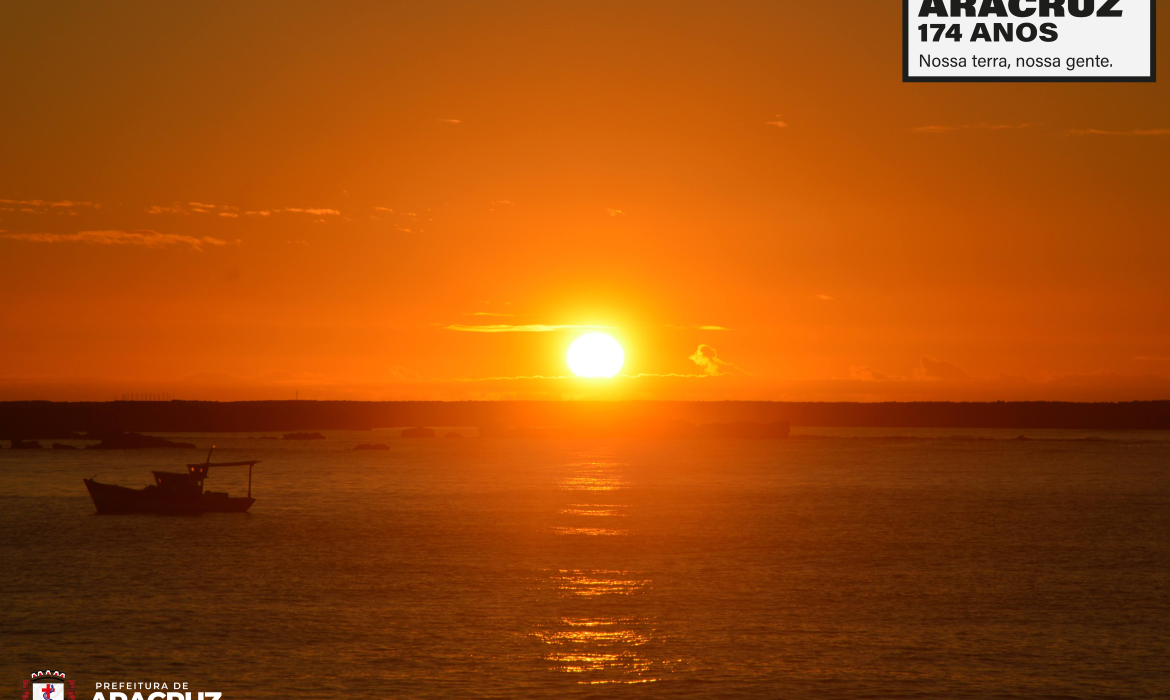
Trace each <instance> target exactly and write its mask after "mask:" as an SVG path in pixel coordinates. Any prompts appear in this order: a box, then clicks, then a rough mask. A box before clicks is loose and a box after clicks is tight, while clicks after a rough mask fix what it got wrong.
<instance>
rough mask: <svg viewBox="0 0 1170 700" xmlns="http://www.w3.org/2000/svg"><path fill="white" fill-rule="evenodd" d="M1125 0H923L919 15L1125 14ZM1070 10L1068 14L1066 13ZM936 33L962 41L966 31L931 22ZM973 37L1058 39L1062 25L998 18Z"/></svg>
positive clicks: (978, 28) (937, 36)
mask: <svg viewBox="0 0 1170 700" xmlns="http://www.w3.org/2000/svg"><path fill="white" fill-rule="evenodd" d="M1120 4H1121V0H1101V2H1100V3H1097V2H1096V1H1095V0H950V1H949V2H947V0H921V5H920V6H919V8H918V16H919V17H921V18H931V17H1020V18H1026V17H1066V16H1070V17H1076V18H1085V17H1121V16H1122V10H1121V9H1120V8H1119V7H1118V6H1119V5H1120ZM1066 13H1067V14H1066ZM918 29H919V31H921V32H922V40H923V41H927V40H928V39H927V36H928V35H929V34H928V28H927V25H922V26H920V27H919V28H918ZM929 29H933V30H934V32H933V34H934V36H933V38H932V39H930V41H940V40H943V39H950V40H952V41H962V38H963V34H962V30H961V29H960V27H959V25H957V24H955V25H952V26H950V27H947V26H946V25H941V24H938V25H931V26H930V27H929ZM972 30H973V31H972V34H971V38H970V39H969V41H1001V40H1003V41H1012V40H1013V38H1015V39H1019V40H1020V41H1025V42H1026V41H1032V40H1033V39H1036V38H1037V37H1039V39H1040V41H1047V42H1051V41H1056V39H1057V38H1058V37H1059V33H1058V31H1057V30H1058V27H1057V25H1056V24H1055V23H1054V22H1045V23H1043V24H1041V25H1040V27H1039V28H1037V27H1036V25H1034V24H1032V23H1031V22H1025V23H1022V24H1020V25H1019V26H1018V27H1013V26H1012V24H1006V25H1005V24H1001V23H999V22H996V23H994V24H993V25H992V27H990V28H989V27H988V26H987V24H986V23H984V22H979V23H977V24H976V25H975V26H974V27H973V28H972Z"/></svg>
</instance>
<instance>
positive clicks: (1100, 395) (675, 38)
mask: <svg viewBox="0 0 1170 700" xmlns="http://www.w3.org/2000/svg"><path fill="white" fill-rule="evenodd" d="M385 5H387V3H381V2H367V3H360V2H358V3H355V2H336V3H299V2H297V3H294V2H282V3H271V4H269V5H261V4H259V3H211V2H201V3H145V2H142V3H125V4H119V5H118V6H117V7H116V8H112V7H98V5H96V4H90V5H78V6H65V5H63V4H60V3H29V4H25V5H24V6H22V7H7V8H5V9H4V10H3V12H2V16H3V19H2V21H0V84H3V85H4V86H5V88H4V105H5V108H4V109H3V110H0V163H2V167H0V200H2V201H0V271H2V272H0V298H2V300H3V303H2V304H0V399H24V398H51V399H97V400H106V399H110V398H113V397H114V396H115V395H116V394H121V393H123V392H132V391H134V392H143V391H166V392H170V393H172V394H174V395H175V396H177V397H179V398H191V399H196V398H202V399H243V398H281V399H283V398H292V397H293V396H294V392H296V391H299V392H300V396H301V398H316V399H335V398H357V399H397V398H418V399H431V398H451V399H455V398H560V397H564V398H570V397H574V398H590V397H592V398H621V397H628V398H651V399H653V398H669V399H682V398H696V399H698V398H702V399H741V398H751V399H793V400H866V401H870V400H891V399H894V400H907V399H954V400H964V399H972V400H985V399H1075V400H1122V399H1126V400H1128V399H1153V398H1170V325H1168V324H1170V321H1168V319H1170V281H1168V279H1170V278H1168V274H1167V262H1168V261H1170V236H1168V235H1167V233H1168V225H1167V214H1168V213H1170V204H1168V202H1170V197H1167V196H1166V183H1167V179H1166V178H1167V168H1168V165H1170V158H1168V156H1170V99H1168V98H1170V95H1168V93H1167V90H1166V88H1164V87H1162V86H1161V85H1159V84H1141V83H1134V84H903V83H902V82H901V30H900V22H901V17H900V13H901V8H900V3H896V2H882V3H877V2H868V3H848V4H846V5H844V6H843V7H846V8H847V9H848V12H846V11H845V10H843V9H838V10H833V11H829V10H826V7H827V5H826V4H824V3H807V2H806V3H796V2H778V1H776V0H769V1H766V2H729V3H679V2H661V3H652V2H636V3H630V2H613V3H604V2H591V3H551V2H500V3H487V2H435V1H428V2H417V3H396V4H395V5H397V6H396V7H393V8H391V7H386V6H385ZM1166 17H1167V13H1162V18H1163V19H1162V21H1161V22H1160V25H1161V26H1160V30H1161V31H1160V33H1161V34H1162V35H1163V36H1170V28H1168V27H1167V26H1166V22H1167V20H1166ZM1163 63H1164V62H1163ZM1163 72H1164V70H1163ZM487 325H500V326H517V327H524V326H605V327H611V328H612V330H611V331H609V332H610V333H611V334H612V335H613V336H614V337H616V338H618V339H619V340H620V341H621V342H622V344H623V345H624V346H625V350H626V355H627V362H626V365H625V368H624V369H623V371H622V374H623V375H627V376H624V377H619V378H616V379H614V380H589V381H587V380H579V379H567V378H562V377H563V375H567V374H568V373H569V372H568V368H567V367H566V366H565V360H564V356H565V349H566V348H567V347H568V344H569V343H570V342H571V341H572V340H573V339H574V337H575V334H579V333H580V332H581V331H576V330H573V329H561V330H552V331H543V332H534V331H531V330H521V331H513V332H477V331H471V330H458V329H455V328H452V327H474V326H487ZM701 344H703V345H707V346H709V347H710V348H712V349H713V352H715V353H717V357H718V358H720V362H719V363H712V362H708V363H706V366H705V367H704V366H701V365H699V364H697V363H696V362H694V361H693V360H692V359H690V358H691V357H692V356H696V355H695V353H696V349H697V348H698V347H699V346H700V345H701ZM710 352H712V351H708V354H710ZM639 375H641V376H639Z"/></svg>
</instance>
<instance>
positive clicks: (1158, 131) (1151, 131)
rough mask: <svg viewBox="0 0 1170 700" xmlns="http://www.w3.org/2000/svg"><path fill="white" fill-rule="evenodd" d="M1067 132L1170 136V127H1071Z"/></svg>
mask: <svg viewBox="0 0 1170 700" xmlns="http://www.w3.org/2000/svg"><path fill="white" fill-rule="evenodd" d="M1065 133H1067V134H1068V135H1069V136H1170V129H1130V130H1129V131H1106V130H1104V129H1069V130H1068V131H1067V132H1065Z"/></svg>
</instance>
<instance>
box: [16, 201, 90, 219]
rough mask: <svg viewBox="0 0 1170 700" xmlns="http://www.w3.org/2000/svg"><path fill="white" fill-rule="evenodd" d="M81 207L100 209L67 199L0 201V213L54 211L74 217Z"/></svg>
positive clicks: (88, 203) (86, 203)
mask: <svg viewBox="0 0 1170 700" xmlns="http://www.w3.org/2000/svg"><path fill="white" fill-rule="evenodd" d="M2 205H8V206H2ZM81 207H89V208H91V209H101V205H100V204H94V203H93V202H74V201H73V200H69V199H61V200H50V199H0V211H19V212H23V213H25V214H46V213H49V212H51V211H53V210H56V211H57V213H59V214H71V215H74V216H76V215H77V211H76V210H77V209H79V208H81Z"/></svg>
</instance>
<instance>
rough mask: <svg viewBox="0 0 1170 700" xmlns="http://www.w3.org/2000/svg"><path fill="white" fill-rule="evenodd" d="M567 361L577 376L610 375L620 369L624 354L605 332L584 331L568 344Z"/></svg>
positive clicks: (616, 342) (619, 346)
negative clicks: (584, 332) (583, 333)
mask: <svg viewBox="0 0 1170 700" xmlns="http://www.w3.org/2000/svg"><path fill="white" fill-rule="evenodd" d="M568 361H569V369H571V370H573V374H575V375H577V376H578V377H612V376H614V375H615V374H617V373H618V371H619V370H621V368H622V365H623V364H624V363H625V361H626V354H625V352H623V351H622V346H621V345H619V344H618V341H616V340H614V339H613V338H611V337H610V336H608V335H606V334H605V333H586V334H585V335H583V336H581V337H580V338H577V339H576V340H574V341H573V344H572V345H570V346H569V357H568Z"/></svg>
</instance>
